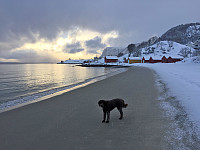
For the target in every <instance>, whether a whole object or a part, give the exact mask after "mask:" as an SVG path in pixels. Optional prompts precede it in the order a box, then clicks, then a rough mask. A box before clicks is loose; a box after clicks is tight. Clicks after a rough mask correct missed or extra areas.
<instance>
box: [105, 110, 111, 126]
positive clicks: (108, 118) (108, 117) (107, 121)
mask: <svg viewBox="0 0 200 150" xmlns="http://www.w3.org/2000/svg"><path fill="white" fill-rule="evenodd" d="M106 113H107V120H106V123H109V120H110V111H107V112H106Z"/></svg>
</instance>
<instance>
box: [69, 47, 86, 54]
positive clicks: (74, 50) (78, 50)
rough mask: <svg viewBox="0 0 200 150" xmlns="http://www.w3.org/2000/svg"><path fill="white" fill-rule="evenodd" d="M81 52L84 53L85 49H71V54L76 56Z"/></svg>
mask: <svg viewBox="0 0 200 150" xmlns="http://www.w3.org/2000/svg"><path fill="white" fill-rule="evenodd" d="M81 51H84V49H83V48H79V49H70V51H69V53H72V54H75V53H78V52H81Z"/></svg>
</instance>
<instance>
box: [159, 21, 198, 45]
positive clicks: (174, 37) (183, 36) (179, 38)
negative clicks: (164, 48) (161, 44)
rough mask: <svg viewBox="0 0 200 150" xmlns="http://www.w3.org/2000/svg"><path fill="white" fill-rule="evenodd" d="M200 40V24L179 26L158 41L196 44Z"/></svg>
mask: <svg viewBox="0 0 200 150" xmlns="http://www.w3.org/2000/svg"><path fill="white" fill-rule="evenodd" d="M197 40H200V23H189V24H185V25H178V26H176V27H173V28H171V29H170V30H168V31H167V32H166V33H164V34H163V35H162V36H161V37H160V38H159V39H158V41H174V42H177V43H180V44H184V45H185V44H188V43H190V42H193V43H195V42H196V41H197Z"/></svg>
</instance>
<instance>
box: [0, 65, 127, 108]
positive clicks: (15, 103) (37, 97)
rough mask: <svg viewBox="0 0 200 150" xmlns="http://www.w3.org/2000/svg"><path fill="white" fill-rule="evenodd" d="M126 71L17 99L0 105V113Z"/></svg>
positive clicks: (123, 70) (122, 69)
mask: <svg viewBox="0 0 200 150" xmlns="http://www.w3.org/2000/svg"><path fill="white" fill-rule="evenodd" d="M126 70H127V69H125V68H121V69H119V70H117V71H113V72H110V73H108V74H105V75H100V76H97V77H93V78H89V79H86V80H84V81H83V82H79V83H76V84H72V85H68V86H64V87H59V88H55V89H52V90H48V91H43V92H39V93H36V94H32V95H28V96H21V97H20V98H17V99H14V100H11V101H8V102H4V103H2V104H0V112H4V111H7V110H11V109H14V108H18V107H21V106H24V105H27V104H31V103H35V102H38V101H42V100H45V99H47V98H50V97H54V96H56V95H60V94H63V93H65V92H69V91H71V90H74V89H77V88H80V87H84V86H86V85H89V84H91V83H94V82H97V81H100V80H103V79H105V78H108V77H111V76H113V75H116V74H119V73H122V72H125V71H126Z"/></svg>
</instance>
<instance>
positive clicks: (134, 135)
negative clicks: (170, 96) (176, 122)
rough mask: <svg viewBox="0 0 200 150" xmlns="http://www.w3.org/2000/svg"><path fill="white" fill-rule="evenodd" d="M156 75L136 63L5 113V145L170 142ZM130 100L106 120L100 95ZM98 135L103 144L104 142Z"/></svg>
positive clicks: (1, 124)
mask: <svg viewBox="0 0 200 150" xmlns="http://www.w3.org/2000/svg"><path fill="white" fill-rule="evenodd" d="M154 83H155V78H154V76H153V72H152V70H150V69H146V68H141V67H134V68H130V69H129V70H128V71H126V72H123V73H120V74H117V75H115V76H112V77H110V78H106V79H104V80H101V81H98V82H95V83H93V84H89V85H87V86H85V87H82V88H78V89H76V90H72V91H69V92H67V93H64V94H61V95H58V96H55V97H52V98H49V99H47V100H45V101H40V102H38V103H33V104H31V105H26V106H24V107H20V108H18V109H13V110H11V111H7V112H4V113H1V114H0V134H1V136H0V144H1V147H2V149H7V150H9V149H44V150H45V149H52V150H53V149H125V150H126V149H127V150H129V149H163V148H170V145H169V143H167V141H166V138H165V135H166V132H167V131H168V130H169V128H168V127H169V126H168V122H167V120H166V119H165V118H164V117H163V116H162V110H161V108H160V107H159V101H157V100H156V98H157V91H156V89H155V87H154ZM117 97H119V98H122V99H124V100H125V102H126V103H128V107H127V108H125V109H123V111H124V119H122V120H118V117H119V112H118V111H117V110H116V109H115V110H113V111H112V112H111V119H110V123H108V124H105V123H101V120H102V110H101V108H99V107H98V105H97V102H98V100H99V99H113V98H117ZM99 141H101V143H104V144H99Z"/></svg>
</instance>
